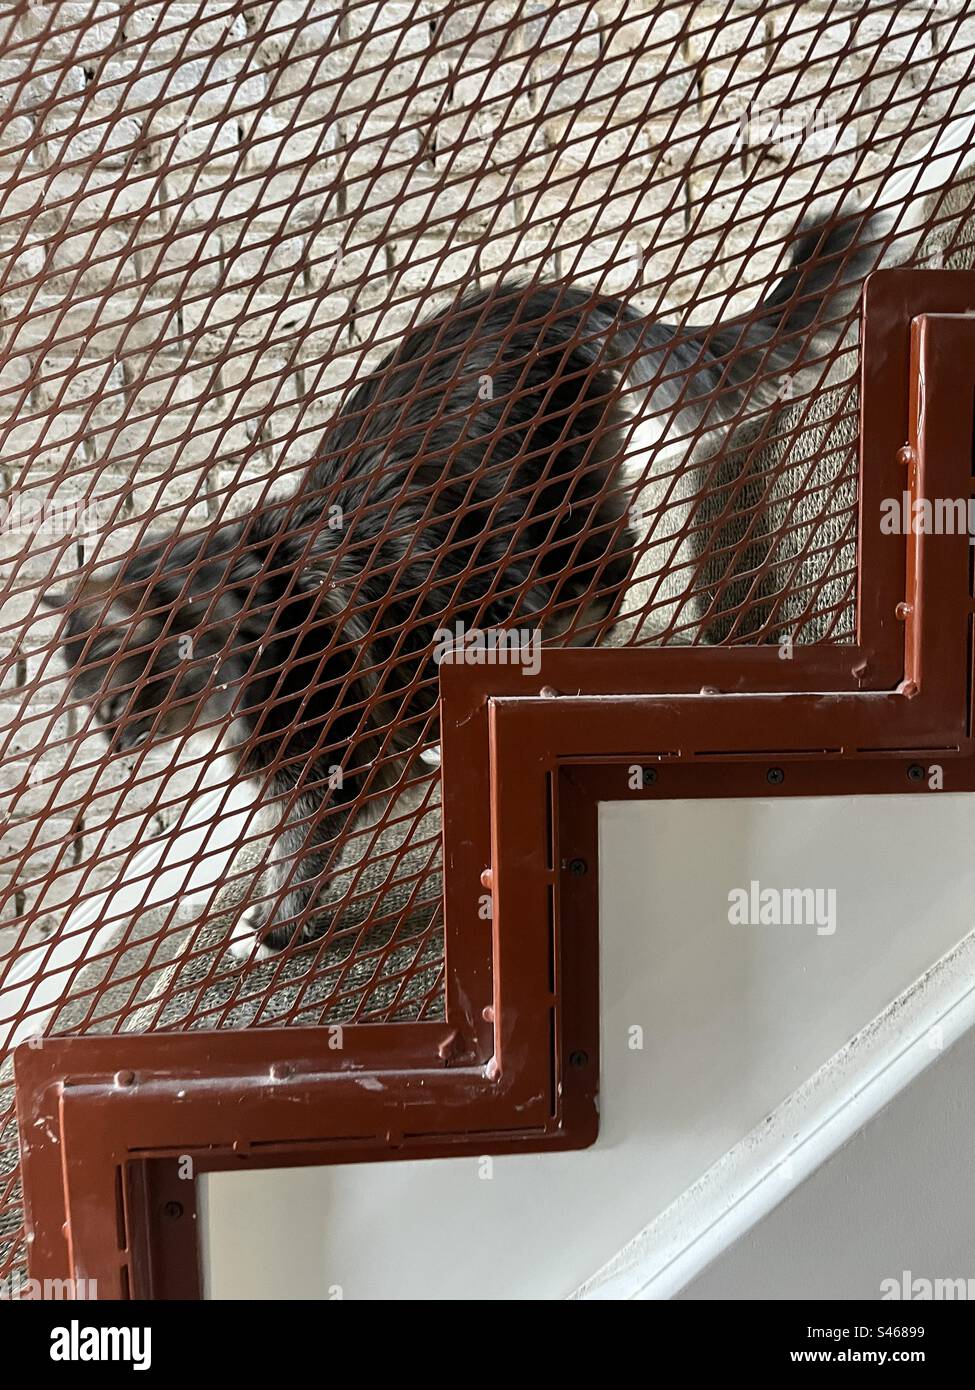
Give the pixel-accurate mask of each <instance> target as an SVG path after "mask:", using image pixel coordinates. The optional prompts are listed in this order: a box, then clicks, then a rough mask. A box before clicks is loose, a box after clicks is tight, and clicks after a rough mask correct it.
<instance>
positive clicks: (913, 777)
mask: <svg viewBox="0 0 975 1390" xmlns="http://www.w3.org/2000/svg"><path fill="white" fill-rule="evenodd" d="M907 777H908V780H909V781H911V782H923V781H924V768H923V767H922V766H921V764H920V763H911V765H910V767H909V768H908V769H907Z"/></svg>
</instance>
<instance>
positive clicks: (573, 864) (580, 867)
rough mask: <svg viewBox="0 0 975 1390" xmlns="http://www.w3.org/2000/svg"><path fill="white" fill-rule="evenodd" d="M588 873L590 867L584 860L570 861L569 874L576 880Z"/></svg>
mask: <svg viewBox="0 0 975 1390" xmlns="http://www.w3.org/2000/svg"><path fill="white" fill-rule="evenodd" d="M588 872H589V865H588V864H587V863H586V861H585V860H584V859H570V860H569V873H570V874H573V875H574V876H575V877H576V878H581V877H582V875H583V874H587V873H588Z"/></svg>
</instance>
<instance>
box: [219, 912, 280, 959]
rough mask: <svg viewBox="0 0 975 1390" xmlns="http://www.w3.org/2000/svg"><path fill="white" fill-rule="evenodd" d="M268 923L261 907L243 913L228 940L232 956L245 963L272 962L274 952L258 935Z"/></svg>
mask: <svg viewBox="0 0 975 1390" xmlns="http://www.w3.org/2000/svg"><path fill="white" fill-rule="evenodd" d="M266 923H267V917H266V914H265V913H264V912H263V911H262V910H261V909H260V908H259V907H249V908H247V909H246V911H244V912H242V913H241V914H240V916H239V917H238V918H237V920H236V922H235V923H234V925H233V930H232V931H231V933H230V935H229V937H228V938H227V950H228V951H229V952H230V954H231V955H232V956H236V957H237V959H238V960H243V961H255V960H270V958H271V957H272V956H273V955H274V951H273V950H272V949H271V947H270V946H268V945H266V944H265V942H263V941H262V940H261V939H260V936H259V935H258V933H259V932H260V931H261V930H262V928H263V927H264V926H265V925H266Z"/></svg>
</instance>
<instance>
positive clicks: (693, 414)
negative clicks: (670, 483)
mask: <svg viewBox="0 0 975 1390" xmlns="http://www.w3.org/2000/svg"><path fill="white" fill-rule="evenodd" d="M973 134H975V112H965V113H964V114H962V115H960V116H956V117H955V118H954V119H953V120H951V121H949V122H948V123H947V125H946V126H945V127H944V128H943V129H942V130H941V131H940V132H939V133H938V135H936V136H935V137H934V139H932V140H931V142H930V143H929V145H928V146H927V148H926V149H924V150H922V151H921V152H920V153H918V154H915V155H913V156H912V158H911V165H910V168H909V169H906V170H902V171H897V172H895V173H894V174H893V175H891V176H890V177H888V179H887V180H886V181H885V183H884V184H883V185H882V187H881V189H880V190H879V192H878V194H877V195H876V197H874V198H872V199H871V200H870V205H869V207H868V208H864V207H851V206H850V204H849V203H846V204H841V205H840V206H839V207H834V208H832V209H831V210H829V211H828V212H825V213H824V214H822V215H817V216H815V217H814V218H813V219H812V220H811V221H809V222H807V223H806V224H805V225H801V226H800V228H799V235H798V237H797V238H796V240H795V245H794V250H793V253H792V261H791V265H790V266H789V268H788V270H787V271H786V272H785V274H784V275H783V276H782V278H781V279H780V280H779V281H778V283H777V284H776V286H775V288H774V289H773V290H772V292H771V293H770V294H769V295H768V296H767V297H766V298H765V299H764V300H762V301H761V303H760V304H759V305H758V307H757V309H756V310H753V311H752V313H751V314H749V315H748V316H747V318H742V319H740V320H732V321H730V322H727V323H720V324H717V325H714V326H712V327H709V328H704V327H687V328H684V329H678V328H676V327H674V326H672V325H667V324H663V323H654V322H650V321H648V320H646V319H643V318H641V317H640V316H639V315H637V314H635V313H632V312H631V311H629V310H623V311H622V314H621V311H620V306H619V305H613V306H611V305H601V306H600V308H599V309H598V310H597V311H596V312H597V314H599V313H602V314H603V315H606V314H608V313H609V312H614V317H615V323H614V326H613V329H612V330H610V331H611V332H612V337H613V344H614V349H615V350H616V351H619V352H620V354H621V355H625V356H626V357H627V358H628V359H629V362H630V366H629V367H628V370H627V375H628V378H629V380H630V381H631V382H632V383H633V384H634V385H636V386H641V387H645V389H646V393H647V395H646V405H645V406H641V407H639V413H640V414H641V415H642V416H643V417H644V419H645V420H647V419H648V418H649V420H650V421H652V422H655V423H656V429H655V430H654V433H656V434H657V435H658V441H657V442H658V443H663V444H666V443H667V442H669V440H671V439H683V440H690V438H691V437H692V436H694V435H695V434H696V433H697V434H700V432H701V431H702V430H703V431H705V432H708V431H710V430H711V429H717V428H718V427H722V426H724V425H725V424H726V423H727V422H728V421H729V420H730V419H731V418H733V417H734V416H735V415H736V414H737V413H738V412H739V410H740V407H741V405H742V402H743V399H744V398H745V397H747V398H748V400H749V402H750V403H752V404H754V405H756V406H759V407H761V406H763V405H765V406H768V405H771V404H773V403H774V402H775V401H776V400H777V399H780V398H781V397H782V394H783V391H782V387H783V380H784V378H788V377H791V375H792V374H793V373H795V372H797V371H801V370H802V367H803V364H804V362H805V361H808V360H809V359H810V358H812V359H815V358H816V357H817V356H818V355H819V353H820V352H821V351H822V350H824V349H825V348H826V347H827V346H829V345H831V344H832V343H834V342H836V341H837V340H838V339H839V338H841V337H842V336H843V334H844V331H845V329H846V327H847V325H848V323H849V321H850V316H851V312H852V310H853V309H854V308H855V305H856V301H857V299H858V297H859V294H860V290H861V287H862V284H863V281H864V279H865V278H866V276H867V275H868V274H869V273H870V272H871V271H872V270H874V269H876V268H877V267H878V266H879V265H881V264H884V265H899V264H902V263H903V262H905V261H906V260H908V259H909V258H910V256H911V255H912V253H913V252H914V250H915V249H916V247H917V244H918V242H919V241H920V239H921V237H922V236H923V234H924V231H925V227H926V222H927V218H928V216H929V213H930V206H931V198H932V195H933V194H935V193H936V192H938V191H939V190H940V189H943V188H946V187H949V186H950V185H951V183H952V182H953V181H954V180H956V179H957V178H958V177H959V175H960V174H961V173H962V172H963V171H964V170H965V169H967V168H968V167H970V166H971V165H972V164H973V163H975V148H973V146H972V138H973ZM621 318H622V320H623V321H622V322H621ZM819 366H820V368H821V367H822V362H821V361H820V363H819Z"/></svg>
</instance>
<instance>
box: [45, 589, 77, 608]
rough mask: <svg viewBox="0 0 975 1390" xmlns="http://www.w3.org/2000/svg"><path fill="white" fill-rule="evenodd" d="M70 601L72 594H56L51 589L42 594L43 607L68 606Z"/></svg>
mask: <svg viewBox="0 0 975 1390" xmlns="http://www.w3.org/2000/svg"><path fill="white" fill-rule="evenodd" d="M70 602H71V595H70V594H55V593H52V592H51V591H50V590H48V592H47V593H46V594H41V607H42V608H67V606H68V604H69V603H70Z"/></svg>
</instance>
